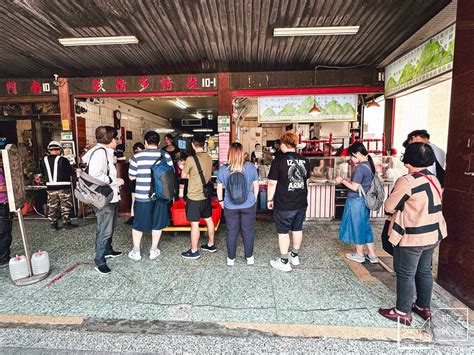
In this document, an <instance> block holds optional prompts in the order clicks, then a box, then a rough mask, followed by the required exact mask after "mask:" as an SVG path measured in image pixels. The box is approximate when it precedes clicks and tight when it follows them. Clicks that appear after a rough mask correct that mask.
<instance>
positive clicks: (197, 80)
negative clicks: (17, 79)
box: [69, 74, 217, 94]
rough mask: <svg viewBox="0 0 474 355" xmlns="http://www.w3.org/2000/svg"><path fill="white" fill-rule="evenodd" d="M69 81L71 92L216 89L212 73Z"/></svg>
mask: <svg viewBox="0 0 474 355" xmlns="http://www.w3.org/2000/svg"><path fill="white" fill-rule="evenodd" d="M69 82H70V84H71V85H70V90H71V93H73V94H117V93H147V92H149V93H157V92H174V91H186V92H189V91H196V92H199V91H204V90H206V91H207V90H215V89H217V76H216V75H212V74H196V75H141V76H117V77H95V78H72V79H69Z"/></svg>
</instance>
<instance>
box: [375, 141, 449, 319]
mask: <svg viewBox="0 0 474 355" xmlns="http://www.w3.org/2000/svg"><path fill="white" fill-rule="evenodd" d="M435 155H436V154H435V152H434V149H433V148H432V147H431V146H430V144H429V143H422V142H415V143H411V144H410V145H408V146H407V148H406V150H405V154H404V156H403V160H402V161H403V163H404V165H405V167H407V168H408V171H409V173H408V174H406V175H404V176H402V177H400V178H398V179H397V181H396V182H395V186H394V188H393V190H392V193H391V194H390V196H389V197H388V198H387V200H386V201H385V204H384V207H385V213H386V214H387V215H388V217H387V221H386V227H385V228H384V233H386V234H387V236H388V243H390V244H391V246H392V247H393V267H394V270H395V273H396V275H397V302H396V306H395V307H393V308H380V309H379V314H380V315H382V316H383V317H385V318H388V319H390V320H392V321H395V322H397V321H398V322H400V323H402V324H405V325H410V324H411V322H412V320H413V319H412V312H415V313H416V314H418V315H419V316H420V317H421V318H423V319H424V320H425V321H426V320H428V319H430V318H431V316H432V315H431V310H430V304H431V295H432V290H433V275H432V273H431V261H432V259H433V253H434V250H435V249H436V247H437V246H438V244H439V243H440V242H441V241H442V240H443V239H444V238H446V237H447V228H446V221H445V219H444V217H443V211H442V189H441V184H440V182H439V180H438V179H437V177H436V176H435V175H434V174H433V173H432V172H431V171H430V167H431V166H432V165H433V163H434V162H435V159H436V156H435ZM383 239H384V235H382V240H383ZM415 297H416V298H415ZM413 300H415V302H414V303H413Z"/></svg>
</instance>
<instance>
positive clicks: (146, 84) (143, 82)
mask: <svg viewBox="0 0 474 355" xmlns="http://www.w3.org/2000/svg"><path fill="white" fill-rule="evenodd" d="M139 82H140V86H141V87H142V88H141V89H140V92H142V91H144V90H146V89H148V87H149V86H150V82H149V81H148V77H147V76H146V75H143V76H142V77H140V80H139Z"/></svg>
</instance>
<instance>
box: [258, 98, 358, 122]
mask: <svg viewBox="0 0 474 355" xmlns="http://www.w3.org/2000/svg"><path fill="white" fill-rule="evenodd" d="M314 104H316V107H317V108H318V109H319V110H320V112H318V113H316V114H310V113H309V111H310V110H311V109H312V108H313V106H314ZM356 120H357V95H352V94H347V95H307V96H306V95H305V96H264V97H259V98H258V122H259V123H297V122H340V121H356Z"/></svg>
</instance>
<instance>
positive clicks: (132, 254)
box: [128, 249, 142, 261]
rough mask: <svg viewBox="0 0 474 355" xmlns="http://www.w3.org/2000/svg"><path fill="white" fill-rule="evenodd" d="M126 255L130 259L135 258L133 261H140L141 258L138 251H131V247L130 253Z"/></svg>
mask: <svg viewBox="0 0 474 355" xmlns="http://www.w3.org/2000/svg"><path fill="white" fill-rule="evenodd" d="M128 257H129V258H130V259H132V260H135V261H140V260H142V256H141V255H140V252H137V253H135V252H134V251H133V249H132V250H130V253H128Z"/></svg>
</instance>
